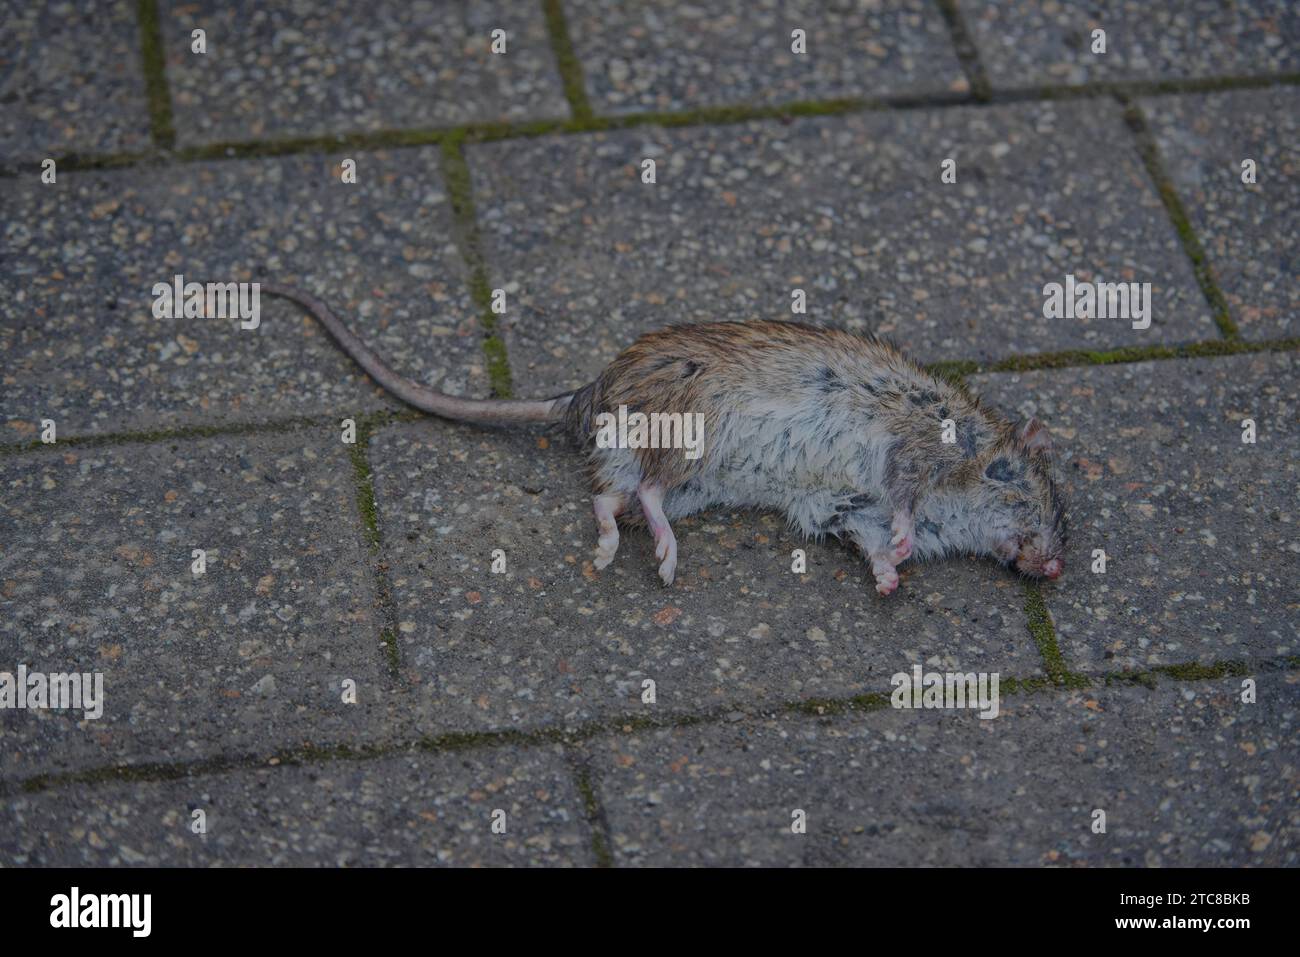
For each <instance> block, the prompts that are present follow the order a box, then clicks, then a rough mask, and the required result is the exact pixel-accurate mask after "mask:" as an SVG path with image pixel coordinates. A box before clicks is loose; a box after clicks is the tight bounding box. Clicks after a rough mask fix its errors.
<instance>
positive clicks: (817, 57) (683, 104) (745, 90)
mask: <svg viewBox="0 0 1300 957" xmlns="http://www.w3.org/2000/svg"><path fill="white" fill-rule="evenodd" d="M564 7H565V12H566V16H567V18H568V22H569V32H570V34H571V35H572V37H573V45H574V49H575V52H576V53H577V55H578V59H579V60H580V61H581V63H582V65H583V68H584V73H585V75H586V80H587V92H588V95H589V96H590V98H591V102H592V107H593V108H594V109H595V111H596V112H597V113H598V114H603V113H612V114H626V113H636V112H645V111H656V112H667V111H681V110H683V109H687V108H694V107H701V106H733V105H739V104H771V103H791V102H797V101H801V100H825V99H837V98H843V97H857V98H865V97H877V96H884V95H887V94H901V93H912V94H922V93H943V92H947V91H955V92H964V91H965V90H966V89H967V88H968V86H969V84H968V83H967V81H966V78H965V75H964V74H963V73H962V68H961V64H960V63H958V61H957V57H956V55H955V53H954V51H953V49H952V45H951V42H950V37H949V33H948V27H947V24H946V23H945V21H944V19H943V16H942V14H941V13H940V12H939V9H938V7H937V6H935V5H934V4H932V3H928V2H921V0H902V2H893V3H888V4H822V3H816V2H810V0H796V2H791V0H759V2H744V0H722V2H713V3H708V4H684V3H674V2H672V0H652V2H648V3H637V4H610V3H603V2H599V0H574V2H570V3H566V4H565V5H564ZM794 30H802V31H803V41H804V44H803V49H804V52H803V53H795V52H794V45H795V39H794V38H793V37H792V33H793V31H794Z"/></svg>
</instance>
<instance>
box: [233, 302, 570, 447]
mask: <svg viewBox="0 0 1300 957" xmlns="http://www.w3.org/2000/svg"><path fill="white" fill-rule="evenodd" d="M259 285H260V287H261V291H262V292H264V293H266V294H267V295H271V296H277V297H279V298H281V299H288V300H289V301H290V302H296V303H297V304H298V305H300V306H302V307H303V308H304V309H306V310H307V311H308V312H309V313H311V314H312V316H314V317H315V319H316V321H317V322H319V323H320V324H321V325H322V326H324V327H325V331H326V332H328V333H329V334H330V336H332V337H333V339H334V341H335V342H337V343H338V345H339V348H340V349H342V350H343V351H344V352H345V353H346V354H347V356H348V358H350V359H352V361H353V362H355V363H356V364H357V365H359V366H361V368H362V369H364V370H365V371H366V375H368V376H370V378H372V379H374V380H375V381H376V382H378V383H379V384H380V385H381V386H383V387H384V388H385V389H387V390H388V391H389V392H391V393H392V394H393V395H395V396H397V398H399V399H401V400H402V401H403V402H405V403H406V404H407V405H412V406H414V407H415V408H417V409H419V410H421V411H422V412H430V413H432V414H433V415H437V416H441V417H442V418H444V419H455V420H457V421H460V422H477V423H491V422H497V423H525V422H558V421H560V420H561V419H563V418H564V414H565V410H566V408H567V406H568V405H569V401H570V398H571V396H569V395H562V396H558V397H556V398H554V399H538V400H527V399H465V398H461V397H460V396H454V395H448V394H447V393H445V392H439V391H438V390H437V389H430V388H429V387H428V386H423V385H420V383H418V382H416V381H415V380H414V379H408V378H407V377H406V376H404V375H402V374H401V373H399V372H396V371H394V370H393V368H392V367H391V366H389V365H388V363H386V362H384V360H383V359H381V358H379V356H378V355H377V354H376V353H375V352H374V350H372V349H371V348H370V347H369V346H368V345H366V344H365V343H364V342H362V341H361V339H360V338H359V337H358V336H357V334H356V333H355V332H353V331H352V330H351V329H349V328H348V327H347V325H345V324H344V322H343V320H342V319H340V318H339V317H338V316H336V315H334V313H333V312H331V311H330V309H329V307H328V306H326V305H325V303H323V302H321V301H320V300H319V299H317V298H316V297H315V296H312V295H310V294H309V293H305V292H303V291H302V290H300V289H294V288H293V287H292V286H281V285H278V284H276V283H270V282H262V283H259Z"/></svg>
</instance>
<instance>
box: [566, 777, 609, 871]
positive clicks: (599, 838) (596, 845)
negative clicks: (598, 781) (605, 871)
mask: <svg viewBox="0 0 1300 957" xmlns="http://www.w3.org/2000/svg"><path fill="white" fill-rule="evenodd" d="M572 769H573V783H574V786H575V787H576V788H577V789H578V793H579V794H580V795H581V796H582V806H583V810H584V811H585V812H586V815H587V825H588V827H590V828H591V852H592V854H593V855H594V856H595V858H596V866H597V867H613V866H614V855H613V854H611V853H610V850H609V841H608V840H606V837H605V823H604V822H605V815H604V813H603V812H602V811H601V807H600V800H599V798H597V796H596V788H595V786H594V785H593V784H592V781H591V771H590V770H589V769H588V768H587V767H585V766H584V765H582V764H580V763H578V762H577V761H576V760H575V761H573V762H572Z"/></svg>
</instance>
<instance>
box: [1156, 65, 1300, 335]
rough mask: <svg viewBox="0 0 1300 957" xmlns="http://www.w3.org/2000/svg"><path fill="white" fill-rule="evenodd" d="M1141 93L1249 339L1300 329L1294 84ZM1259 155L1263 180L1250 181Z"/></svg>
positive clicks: (1299, 96) (1298, 107)
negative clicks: (1248, 167) (1248, 172)
mask: <svg viewBox="0 0 1300 957" xmlns="http://www.w3.org/2000/svg"><path fill="white" fill-rule="evenodd" d="M1139 102H1140V105H1141V107H1142V111H1143V113H1144V114H1145V115H1146V117H1147V118H1148V123H1149V124H1150V125H1151V127H1152V130H1153V132H1154V134H1155V137H1156V142H1157V143H1158V144H1159V145H1160V154H1161V160H1162V161H1163V163H1164V165H1165V168H1166V169H1167V170H1168V171H1169V177H1170V179H1171V180H1172V181H1173V184H1174V187H1175V188H1176V189H1177V190H1178V195H1179V196H1180V197H1181V198H1182V201H1183V205H1184V207H1185V208H1186V210H1187V215H1188V217H1189V218H1190V219H1191V223H1192V228H1193V229H1194V230H1195V231H1196V235H1197V236H1199V237H1200V241H1201V243H1202V245H1203V246H1204V248H1205V251H1206V254H1207V255H1208V256H1209V257H1210V262H1211V263H1212V264H1213V268H1214V278H1215V280H1216V281H1217V282H1218V284H1219V287H1220V288H1221V289H1222V290H1223V293H1224V296H1225V297H1226V299H1227V301H1228V309H1229V311H1230V313H1231V315H1232V318H1233V321H1234V322H1235V323H1236V324H1237V327H1238V329H1239V330H1240V331H1241V335H1242V336H1243V337H1244V338H1246V339H1252V340H1260V339H1281V338H1285V337H1288V336H1294V335H1296V333H1297V331H1298V327H1297V326H1296V316H1297V314H1300V289H1298V288H1297V284H1296V281H1295V277H1296V265H1295V264H1296V260H1297V257H1300V241H1297V238H1296V224H1297V223H1300V163H1298V162H1297V160H1296V154H1295V151H1294V150H1292V149H1289V148H1288V147H1287V145H1286V144H1288V143H1295V142H1296V140H1297V137H1300V121H1298V120H1297V119H1296V117H1297V116H1300V93H1298V92H1297V91H1296V90H1295V89H1294V88H1293V87H1292V88H1285V87H1279V88H1276V89H1271V90H1237V91H1233V92H1230V93H1213V94H1207V95H1202V96H1189V97H1169V96H1163V97H1152V98H1150V99H1143V100H1141V101H1139ZM1245 160H1253V161H1254V163H1255V180H1256V181H1255V182H1254V183H1252V184H1248V183H1243V182H1242V179H1241V178H1242V175H1243V173H1244V172H1245V170H1244V169H1243V167H1242V163H1243V161H1245Z"/></svg>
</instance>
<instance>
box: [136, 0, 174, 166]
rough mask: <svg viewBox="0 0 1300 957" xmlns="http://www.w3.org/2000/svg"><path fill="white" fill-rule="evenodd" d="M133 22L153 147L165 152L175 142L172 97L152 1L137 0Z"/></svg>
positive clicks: (160, 30) (155, 10)
mask: <svg viewBox="0 0 1300 957" xmlns="http://www.w3.org/2000/svg"><path fill="white" fill-rule="evenodd" d="M136 20H137V22H138V23H139V26H140V60H141V67H142V68H143V70H144V86H145V94H146V96H147V97H148V100H149V124H150V127H151V132H152V133H153V142H154V145H155V146H157V147H159V148H160V149H165V150H169V149H171V148H172V146H173V145H174V144H175V142H176V131H175V129H174V128H173V127H172V97H171V91H170V90H168V88H167V57H166V55H165V53H164V49H165V48H164V46H163V38H162V27H161V25H160V24H159V20H158V4H157V3H156V2H155V0H138V2H137V3H136Z"/></svg>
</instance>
